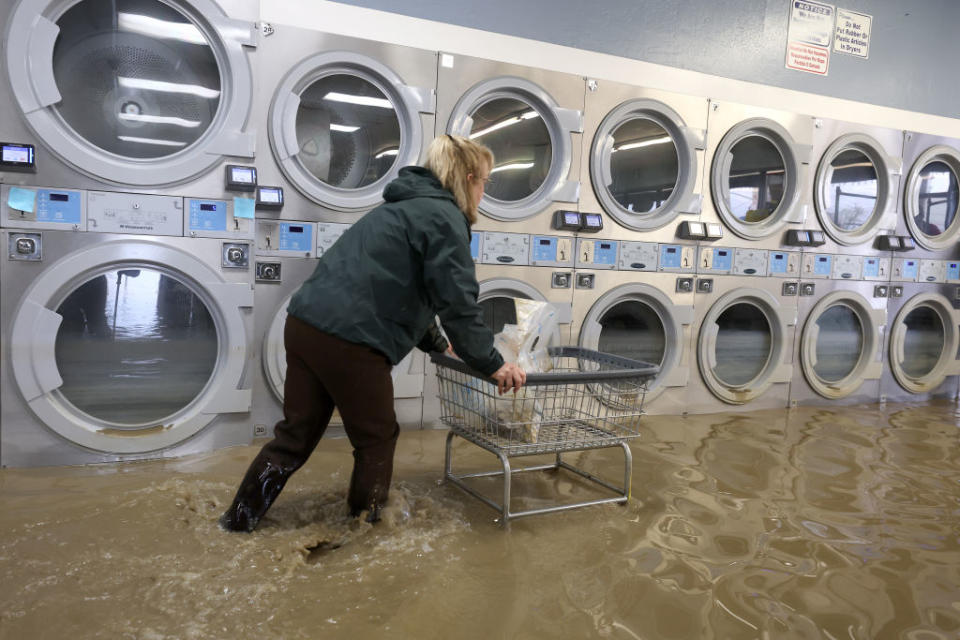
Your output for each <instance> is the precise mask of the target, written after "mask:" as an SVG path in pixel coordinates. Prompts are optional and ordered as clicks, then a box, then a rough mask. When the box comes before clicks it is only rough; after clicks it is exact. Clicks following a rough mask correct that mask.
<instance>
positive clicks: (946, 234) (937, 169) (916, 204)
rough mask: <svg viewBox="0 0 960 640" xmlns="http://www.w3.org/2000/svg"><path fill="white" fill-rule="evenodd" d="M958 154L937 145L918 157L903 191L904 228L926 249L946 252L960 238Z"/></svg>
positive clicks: (959, 172) (946, 147)
mask: <svg viewBox="0 0 960 640" xmlns="http://www.w3.org/2000/svg"><path fill="white" fill-rule="evenodd" d="M958 176H960V152H958V151H957V150H956V149H954V148H953V147H948V146H946V145H937V146H933V147H930V148H929V149H927V150H926V151H924V152H923V153H921V154H920V156H919V157H918V158H917V160H916V162H914V164H913V168H911V169H910V174H909V175H908V176H907V182H906V186H905V188H904V190H903V197H904V202H903V207H904V214H905V217H906V222H907V227H908V228H909V229H910V233H911V234H912V235H913V237H914V238H915V239H916V241H917V244H919V245H920V246H921V247H923V248H925V249H930V250H933V251H935V250H940V249H949V248H951V247H953V246H954V244H956V242H957V236H958V235H960V216H958V215H957V212H958V208H960V186H958V183H957V177H958Z"/></svg>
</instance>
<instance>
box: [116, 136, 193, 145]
mask: <svg viewBox="0 0 960 640" xmlns="http://www.w3.org/2000/svg"><path fill="white" fill-rule="evenodd" d="M117 139H118V140H123V141H124V142H136V143H139V144H155V145H158V146H161V147H185V146H187V143H186V142H179V141H177V140H158V139H156V138H137V137H135V136H117Z"/></svg>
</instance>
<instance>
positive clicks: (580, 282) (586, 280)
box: [577, 273, 593, 289]
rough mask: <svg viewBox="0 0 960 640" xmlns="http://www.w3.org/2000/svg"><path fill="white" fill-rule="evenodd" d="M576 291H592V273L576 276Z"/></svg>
mask: <svg viewBox="0 0 960 640" xmlns="http://www.w3.org/2000/svg"><path fill="white" fill-rule="evenodd" d="M577 289H593V274H592V273H578V274H577Z"/></svg>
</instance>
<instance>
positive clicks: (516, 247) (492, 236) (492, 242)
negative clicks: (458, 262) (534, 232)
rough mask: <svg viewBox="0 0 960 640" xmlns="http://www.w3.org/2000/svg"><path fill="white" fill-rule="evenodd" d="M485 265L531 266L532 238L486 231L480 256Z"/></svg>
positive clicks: (523, 235)
mask: <svg viewBox="0 0 960 640" xmlns="http://www.w3.org/2000/svg"><path fill="white" fill-rule="evenodd" d="M480 262H482V263H483V264H510V265H515V266H523V265H528V264H530V236H528V235H526V234H520V233H497V232H493V231H486V232H484V234H483V244H482V248H481V254H480Z"/></svg>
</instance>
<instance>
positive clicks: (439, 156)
mask: <svg viewBox="0 0 960 640" xmlns="http://www.w3.org/2000/svg"><path fill="white" fill-rule="evenodd" d="M423 166H424V167H426V168H427V169H430V171H432V172H433V175H435V176H437V178H438V179H439V180H440V184H442V185H443V188H444V189H446V190H447V191H449V192H450V193H452V194H453V199H454V200H456V202H457V206H458V207H460V210H461V211H463V215H465V216H466V217H467V220H468V221H469V222H470V224H474V223H476V221H477V205H476V204H475V203H474V202H473V198H472V197H471V196H470V180H469V179H468V177H467V176H469V175H470V174H473V179H474V180H479V179H481V178H482V177H483V173H484V170H485V169H486V170H487V171H489V170H490V169H491V168H492V167H493V152H492V151H490V149H488V148H487V147H485V146H483V145H482V144H479V143H477V142H474V141H473V140H470V139H469V138H464V137H462V136H454V135H451V134H449V133H447V134H444V135H442V136H437V137H436V138H434V139H433V142H431V143H430V147H429V148H428V149H427V161H426V162H424V163H423Z"/></svg>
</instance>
